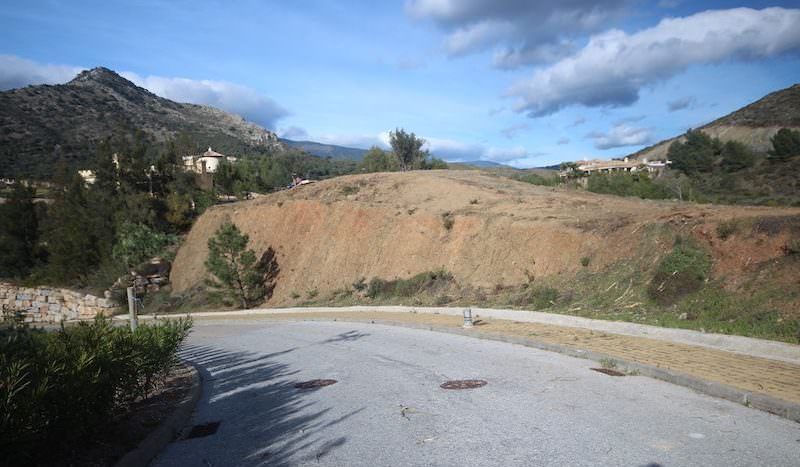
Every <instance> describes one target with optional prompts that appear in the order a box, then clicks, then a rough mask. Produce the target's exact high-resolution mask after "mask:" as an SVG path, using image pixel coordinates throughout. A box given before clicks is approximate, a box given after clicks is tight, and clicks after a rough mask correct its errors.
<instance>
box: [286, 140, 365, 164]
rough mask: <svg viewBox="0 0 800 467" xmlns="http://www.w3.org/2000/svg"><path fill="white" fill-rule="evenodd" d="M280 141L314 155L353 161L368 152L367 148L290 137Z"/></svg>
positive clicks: (361, 157)
mask: <svg viewBox="0 0 800 467" xmlns="http://www.w3.org/2000/svg"><path fill="white" fill-rule="evenodd" d="M280 142H281V143H283V144H285V145H286V146H288V147H290V148H295V149H299V150H301V151H305V152H307V153H309V154H311V155H312V156H317V157H330V158H332V159H345V160H351V161H361V159H363V158H364V154H366V153H367V150H366V149H359V148H349V147H346V146H337V145H335V144H325V143H317V142H314V141H293V140H290V139H283V138H281V139H280Z"/></svg>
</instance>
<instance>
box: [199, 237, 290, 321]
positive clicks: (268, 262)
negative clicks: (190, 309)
mask: <svg viewBox="0 0 800 467" xmlns="http://www.w3.org/2000/svg"><path fill="white" fill-rule="evenodd" d="M249 241H250V237H248V235H247V234H243V233H242V232H241V231H240V230H239V228H238V227H236V225H235V224H233V223H231V222H225V223H224V224H222V226H220V228H219V229H218V230H217V231H216V233H215V234H214V236H213V237H211V238H210V239H209V240H208V259H206V262H205V265H206V268H207V269H208V271H209V272H210V273H211V274H213V275H214V276H215V279H209V281H208V284H209V286H211V287H212V288H213V289H216V290H215V292H218V293H220V294H222V295H223V296H225V297H227V298H229V299H234V300H235V301H238V302H239V304H240V306H241V307H242V308H249V307H251V306H252V305H255V304H256V303H258V301H259V300H262V299H263V298H264V297H265V296H268V295H271V293H272V288H273V287H274V280H275V278H276V277H277V275H278V271H279V269H278V263H277V260H276V255H275V251H274V250H273V249H272V248H268V249H267V251H265V252H264V254H263V255H262V256H261V260H257V259H256V254H255V252H254V251H253V250H248V249H247V244H248V242H249Z"/></svg>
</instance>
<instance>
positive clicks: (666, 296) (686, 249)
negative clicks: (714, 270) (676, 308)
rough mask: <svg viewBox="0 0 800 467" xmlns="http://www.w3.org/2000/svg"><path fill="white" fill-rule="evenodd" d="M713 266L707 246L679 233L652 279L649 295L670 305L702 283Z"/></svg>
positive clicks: (661, 302) (697, 288) (696, 288)
mask: <svg viewBox="0 0 800 467" xmlns="http://www.w3.org/2000/svg"><path fill="white" fill-rule="evenodd" d="M710 270H711V258H710V257H709V255H708V253H706V251H705V250H703V249H702V248H700V247H699V246H697V245H695V244H694V243H693V242H691V241H687V240H683V239H681V238H680V237H679V238H678V239H677V240H676V241H675V246H674V247H673V249H672V251H671V252H670V253H669V254H668V255H667V256H665V257H664V258H663V259H662V260H661V263H660V264H659V265H658V268H657V269H656V273H655V275H654V276H653V279H652V280H651V281H650V286H649V288H648V295H650V297H651V298H652V299H654V300H655V301H656V302H658V303H660V304H662V305H671V304H673V303H675V302H676V301H677V300H679V299H680V298H682V297H684V296H685V295H687V294H689V293H691V292H694V291H697V290H699V289H701V288H702V287H703V284H704V283H705V281H706V279H707V278H708V274H709V271H710Z"/></svg>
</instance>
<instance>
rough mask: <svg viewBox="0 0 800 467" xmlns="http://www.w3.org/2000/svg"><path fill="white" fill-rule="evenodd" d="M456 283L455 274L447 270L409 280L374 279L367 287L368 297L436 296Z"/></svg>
mask: <svg viewBox="0 0 800 467" xmlns="http://www.w3.org/2000/svg"><path fill="white" fill-rule="evenodd" d="M454 283H455V280H454V279H453V274H451V273H450V272H449V271H447V270H445V269H439V270H436V271H428V272H422V273H419V274H417V275H416V276H413V277H411V278H408V279H394V280H384V279H380V278H378V277H374V278H372V280H370V281H369V284H368V285H367V293H366V295H367V297H369V298H372V299H381V298H383V299H387V298H397V297H402V298H409V297H414V296H416V295H419V294H423V293H424V294H432V295H436V294H438V293H439V292H441V291H443V290H445V289H447V288H448V287H450V286H451V285H453V284H454Z"/></svg>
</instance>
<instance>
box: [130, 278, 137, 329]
mask: <svg viewBox="0 0 800 467" xmlns="http://www.w3.org/2000/svg"><path fill="white" fill-rule="evenodd" d="M128 314H129V315H130V321H131V331H134V332H135V331H136V328H137V327H138V326H139V318H138V317H137V316H136V297H134V295H133V287H128Z"/></svg>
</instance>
